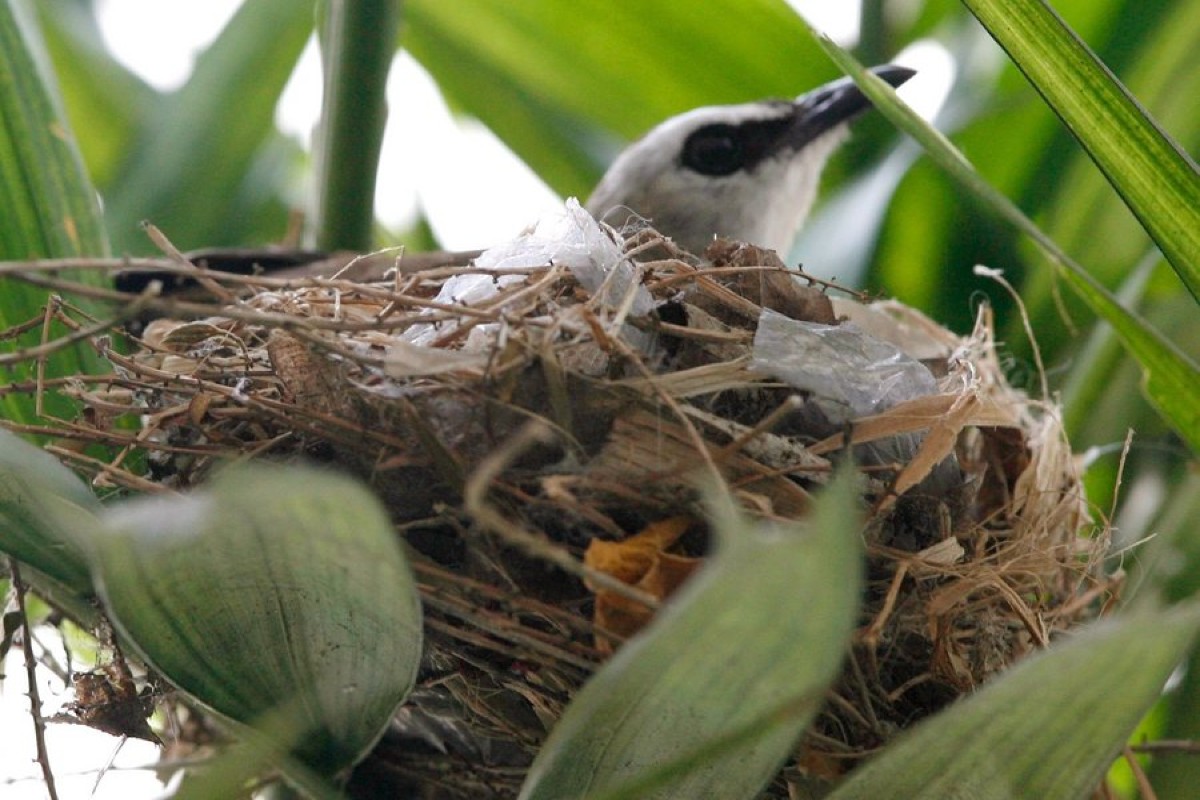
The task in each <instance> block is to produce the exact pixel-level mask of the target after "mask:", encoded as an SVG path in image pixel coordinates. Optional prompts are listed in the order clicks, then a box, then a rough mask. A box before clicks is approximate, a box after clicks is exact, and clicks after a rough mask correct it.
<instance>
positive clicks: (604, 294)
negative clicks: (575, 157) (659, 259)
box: [403, 197, 654, 345]
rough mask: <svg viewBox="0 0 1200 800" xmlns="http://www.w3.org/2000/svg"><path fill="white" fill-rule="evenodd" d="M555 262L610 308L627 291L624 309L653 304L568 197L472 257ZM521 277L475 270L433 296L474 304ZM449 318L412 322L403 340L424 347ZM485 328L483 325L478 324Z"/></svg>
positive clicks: (483, 262)
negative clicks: (529, 225) (629, 297)
mask: <svg viewBox="0 0 1200 800" xmlns="http://www.w3.org/2000/svg"><path fill="white" fill-rule="evenodd" d="M549 264H556V265H560V266H564V267H566V268H567V269H568V270H570V271H571V274H572V275H573V276H574V277H575V279H576V280H577V281H579V283H580V285H582V286H583V288H585V289H587V290H588V292H590V293H592V295H593V296H598V297H599V299H600V301H601V302H602V303H604V304H605V305H607V306H609V307H610V308H617V307H619V306H621V305H622V304H624V303H626V302H627V300H626V295H627V294H628V293H630V292H631V291H632V293H633V295H632V302H631V303H630V305H629V313H631V314H633V315H634V316H641V315H645V314H648V313H650V311H651V310H652V309H653V308H654V299H653V298H652V297H651V295H650V293H649V292H648V291H647V290H646V288H645V287H644V286H641V285H638V284H637V283H636V280H637V274H636V271H635V269H634V266H633V264H632V263H630V262H629V261H628V260H627V259H625V258H624V257H623V255H622V253H621V246H620V245H619V244H617V242H616V241H614V239H613V237H611V236H609V235H608V234H607V233H606V232H605V231H604V229H603V228H602V227H601V226H600V223H598V222H596V220H595V219H593V218H592V215H591V214H589V213H588V212H587V211H586V210H584V208H583V207H582V206H581V205H580V204H579V201H578V200H576V199H575V198H573V197H572V198H569V199H568V200H567V202H566V204H565V206H564V207H563V210H562V211H561V212H559V213H556V214H552V215H549V216H547V217H543V218H542V219H541V220H539V221H538V223H537V225H535V226H534V227H533V229H532V230H528V231H526V232H524V233H522V234H521V235H519V236H518V237H517V238H515V239H513V240H512V241H509V242H505V243H504V244H499V245H496V246H495V247H492V248H489V249H488V250H485V251H484V252H483V253H482V254H480V256H479V257H478V258H476V259H475V266H476V267H478V268H480V269H481V270H489V271H490V270H513V269H530V268H534V267H541V266H546V265H549ZM525 279H526V278H525V276H524V275H519V274H517V275H514V274H505V275H489V274H487V272H477V273H472V274H469V275H456V276H454V277H452V278H450V279H449V280H448V281H446V282H445V283H444V284H443V285H442V289H441V291H440V292H439V293H438V295H437V297H436V298H434V299H435V301H436V302H438V303H446V304H453V305H467V306H470V305H475V304H478V303H481V302H484V301H486V300H488V299H490V298H492V297H495V296H496V294H497V293H499V291H500V290H501V289H505V288H507V287H509V286H512V285H514V284H516V283H519V282H521V281H524V280H525ZM453 326H454V323H453V322H445V323H441V324H440V325H439V326H438V327H434V326H433V325H414V326H413V327H411V328H409V329H408V330H407V331H405V334H404V336H403V338H404V339H405V340H406V341H408V342H409V343H411V344H416V345H428V344H431V343H432V342H433V341H434V340H435V339H437V338H438V337H440V336H443V335H444V334H446V333H447V332H449V331H451V330H453ZM480 327H486V326H480Z"/></svg>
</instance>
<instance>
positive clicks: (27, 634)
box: [8, 558, 58, 800]
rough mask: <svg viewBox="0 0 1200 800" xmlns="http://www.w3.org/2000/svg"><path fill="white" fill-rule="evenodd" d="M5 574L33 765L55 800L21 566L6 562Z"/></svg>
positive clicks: (47, 792) (11, 560)
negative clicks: (17, 621) (20, 654)
mask: <svg viewBox="0 0 1200 800" xmlns="http://www.w3.org/2000/svg"><path fill="white" fill-rule="evenodd" d="M8 571H9V574H10V575H11V576H12V585H13V591H14V592H15V593H16V595H17V613H18V614H19V615H20V616H21V644H22V647H21V649H22V650H24V651H25V677H26V680H27V681H28V682H29V714H30V716H31V717H33V740H34V743H35V745H36V747H37V762H38V764H40V765H41V767H42V778H43V779H45V781H46V795H47V796H48V797H49V798H50V800H58V790H57V789H56V788H55V786H54V771H53V770H52V769H50V754H49V752H48V751H47V750H46V721H45V720H44V719H42V698H41V695H40V694H39V693H38V689H37V660H36V659H35V658H34V657H33V634H32V632H31V631H30V630H29V617H28V615H27V614H26V613H25V584H24V583H23V582H22V581H21V567H20V565H19V564H17V560H16V559H15V558H9V559H8Z"/></svg>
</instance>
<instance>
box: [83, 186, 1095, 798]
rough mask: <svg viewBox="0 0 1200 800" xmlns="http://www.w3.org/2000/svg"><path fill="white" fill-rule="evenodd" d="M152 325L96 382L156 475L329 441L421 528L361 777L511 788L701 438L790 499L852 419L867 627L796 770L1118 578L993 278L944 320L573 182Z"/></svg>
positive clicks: (734, 468)
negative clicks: (1009, 343)
mask: <svg viewBox="0 0 1200 800" xmlns="http://www.w3.org/2000/svg"><path fill="white" fill-rule="evenodd" d="M401 263H402V260H401ZM251 286H252V287H253V284H251ZM143 344H144V346H143V349H142V350H141V351H140V352H138V353H136V354H134V355H132V356H128V357H121V356H117V355H115V354H114V355H112V356H111V358H112V360H113V363H114V365H115V366H116V367H117V369H118V372H119V374H120V375H121V376H123V379H124V380H125V386H126V388H125V389H123V390H122V392H121V393H120V395H119V397H117V396H116V395H114V394H110V395H109V396H106V397H105V398H104V400H105V402H107V403H109V404H110V405H111V404H112V403H114V402H123V403H126V404H127V405H128V406H129V407H131V408H134V409H136V410H137V411H138V412H139V413H140V414H141V415H142V419H143V421H144V425H145V429H144V431H143V436H142V440H143V442H144V446H145V447H146V448H147V449H148V450H149V451H150V455H151V458H152V461H153V475H154V476H155V479H156V480H157V481H159V482H160V483H161V484H163V485H170V486H186V485H189V484H192V483H194V482H196V481H197V480H199V479H200V478H201V477H202V476H203V475H204V474H205V472H206V471H207V469H208V467H209V466H211V465H212V464H213V463H214V462H215V461H216V460H219V459H221V458H225V457H229V456H243V455H246V454H254V455H260V456H267V457H276V458H289V457H294V456H297V455H301V456H305V457H307V458H316V459H319V460H324V461H330V462H335V463H337V464H340V465H342V466H343V467H345V468H347V469H349V470H352V471H354V472H356V473H357V474H359V475H361V476H362V477H363V478H364V479H366V480H367V481H369V482H370V483H371V485H372V486H373V487H374V488H375V489H376V490H377V491H378V493H379V494H380V495H381V496H382V497H383V498H384V499H385V501H386V502H387V504H388V506H389V508H390V510H391V512H392V514H393V516H394V518H395V519H396V521H397V524H398V530H399V531H400V532H401V535H403V536H404V537H405V539H406V541H407V542H408V544H409V545H410V547H411V550H412V552H413V554H414V558H415V563H416V568H417V571H418V575H419V578H420V581H421V586H422V591H423V597H424V601H425V608H426V612H427V633H428V641H429V652H428V655H427V657H426V660H425V668H424V671H423V677H424V681H423V682H422V683H421V685H420V686H419V688H418V690H417V691H416V693H415V694H414V696H413V698H412V699H411V700H410V701H409V702H408V703H407V704H406V706H405V707H404V708H403V709H402V710H401V712H400V714H399V715H398V716H397V720H396V724H395V726H394V730H393V731H392V733H391V734H390V735H389V736H388V737H385V739H384V741H383V742H382V743H381V744H380V745H379V747H378V748H377V749H376V752H375V753H374V754H373V755H372V756H371V757H370V758H369V759H368V760H367V762H365V763H364V765H362V766H361V767H360V773H361V774H362V776H369V777H363V781H364V782H365V784H364V785H366V784H370V782H371V781H372V780H377V779H380V776H382V775H386V776H390V777H389V778H388V780H396V779H399V780H401V781H402V782H406V784H407V785H409V786H419V787H424V788H426V789H429V788H430V787H434V786H436V787H439V788H438V791H440V792H442V794H441V795H435V796H450V797H453V796H462V797H486V796H504V795H506V794H507V793H509V792H512V791H513V790H514V789H515V787H516V786H518V785H519V783H520V780H521V776H522V773H523V769H524V767H526V766H527V765H528V764H529V762H530V761H531V759H532V757H533V755H534V753H536V751H537V748H538V745H539V743H540V742H541V740H542V739H543V737H544V736H545V734H546V731H547V730H548V729H549V728H550V727H551V726H552V725H553V723H554V720H555V719H556V718H557V717H558V715H559V714H560V713H561V711H562V708H563V706H564V705H565V703H566V701H567V699H568V697H569V696H570V693H571V692H572V691H573V690H574V689H575V688H576V687H578V686H579V685H580V684H581V682H582V681H584V680H586V677H587V675H588V674H589V673H590V672H591V671H592V670H593V669H594V668H595V667H596V666H597V665H598V664H599V663H600V662H601V661H602V660H603V659H604V658H605V657H606V655H607V654H608V653H609V652H611V651H612V650H613V649H614V648H615V647H619V645H620V642H621V640H622V639H623V638H625V637H627V636H629V635H632V634H633V633H635V632H636V631H637V630H638V628H639V627H640V626H641V625H643V624H644V623H645V621H646V620H647V619H648V618H649V616H650V615H651V613H652V612H651V611H650V610H648V608H647V606H646V605H645V604H643V603H640V602H639V601H638V599H637V598H643V599H644V598H651V599H654V600H665V599H667V598H668V597H669V595H670V593H671V592H672V591H674V589H675V588H676V587H677V586H678V585H680V584H681V583H683V582H685V581H686V580H687V577H688V575H690V574H691V572H693V571H694V570H695V569H696V568H698V566H699V565H700V564H702V561H703V556H704V553H705V549H706V545H707V534H708V531H707V530H706V527H705V522H704V518H703V514H702V504H701V502H700V501H701V496H700V488H699V487H700V486H702V485H703V482H704V481H706V480H710V479H711V476H712V471H713V470H714V469H715V470H716V471H717V472H719V473H720V475H721V477H722V479H723V480H724V481H725V482H726V483H727V484H728V485H729V486H730V487H732V488H733V490H734V491H735V494H736V496H737V497H738V498H739V499H740V501H741V502H742V503H743V505H744V506H745V507H746V508H748V509H750V510H751V511H752V512H753V513H758V514H763V515H768V516H773V517H782V518H792V519H797V518H803V517H804V516H805V514H806V513H807V510H808V507H809V500H810V497H811V495H812V493H813V492H817V491H820V488H821V486H822V484H823V483H825V482H826V480H827V479H828V476H829V475H830V472H831V469H832V465H833V461H834V460H835V459H837V458H839V457H842V456H843V455H844V454H846V453H847V452H848V449H849V452H851V453H852V454H853V457H854V459H855V461H856V463H857V464H858V465H859V467H860V469H861V471H862V473H863V475H864V476H865V477H864V481H863V486H864V494H863V504H864V506H865V507H866V508H867V509H868V511H869V521H868V524H867V526H866V529H865V532H864V533H863V535H864V536H865V538H866V541H867V546H868V563H867V567H866V568H867V574H868V587H867V591H866V593H865V596H864V598H863V607H862V612H861V627H860V629H859V631H858V634H857V635H856V637H855V640H854V642H853V644H852V646H851V648H850V652H849V656H848V659H847V667H846V671H845V677H844V678H843V680H842V681H841V682H840V683H839V684H838V685H837V687H836V688H835V691H834V695H833V697H831V699H830V701H829V702H828V703H827V705H826V707H825V709H824V711H823V712H822V713H821V714H820V716H819V717H818V720H817V722H816V724H815V725H814V726H813V728H812V730H810V732H809V733H808V735H807V736H806V737H805V739H804V741H803V743H802V744H801V746H800V748H799V749H798V751H797V758H796V760H795V761H794V762H793V763H792V764H791V765H790V766H789V767H788V770H800V771H801V772H803V773H805V774H807V775H809V776H815V777H818V778H830V779H831V778H836V777H837V776H838V775H840V774H842V773H843V772H844V771H845V770H847V769H850V768H852V767H853V765H854V764H855V763H857V762H858V761H859V760H861V759H862V758H863V757H865V756H866V755H869V754H870V753H871V752H873V751H874V750H876V749H878V748H879V747H881V746H883V745H884V744H885V743H886V742H887V741H888V740H889V739H890V738H891V737H892V736H893V735H895V733H897V732H898V731H900V730H902V729H903V728H905V727H906V726H908V725H911V724H912V723H913V722H915V721H916V720H919V719H920V718H922V717H924V716H927V715H929V714H931V713H933V712H936V711H937V710H939V709H940V708H942V707H944V706H945V705H947V704H948V703H950V702H951V701H953V700H954V699H955V698H956V697H958V696H959V695H961V694H963V693H965V692H969V691H971V690H972V689H973V688H974V687H975V686H977V685H978V684H979V683H980V682H982V681H985V680H987V679H988V678H989V677H990V676H992V675H993V674H995V673H997V672H999V671H1001V670H1003V669H1004V668H1006V667H1007V666H1009V665H1010V664H1012V663H1013V662H1015V661H1016V660H1018V659H1020V658H1021V657H1023V656H1025V655H1026V654H1028V653H1030V652H1032V651H1034V650H1036V649H1038V648H1040V647H1042V646H1044V645H1045V644H1047V643H1048V642H1049V641H1050V640H1051V639H1052V638H1053V637H1054V636H1055V635H1056V634H1057V633H1059V632H1061V631H1063V630H1066V629H1068V628H1070V627H1072V626H1074V625H1076V624H1079V623H1080V622H1081V621H1085V620H1087V619H1089V618H1091V617H1092V616H1094V615H1095V614H1096V613H1097V609H1098V607H1099V605H1100V602H1101V600H1102V599H1103V597H1104V595H1105V593H1106V592H1107V591H1109V589H1110V587H1109V586H1108V584H1107V582H1106V580H1107V579H1106V577H1105V576H1104V574H1103V573H1102V571H1101V570H1100V566H1099V564H1100V559H1101V557H1102V556H1103V554H1104V552H1105V549H1106V546H1107V541H1106V538H1105V536H1104V535H1103V534H1097V535H1094V536H1092V535H1089V534H1091V533H1092V529H1091V523H1090V519H1089V515H1088V511H1087V507H1086V503H1085V499H1084V497H1083V493H1082V488H1081V485H1080V480H1079V476H1078V474H1077V472H1076V468H1075V463H1074V460H1073V458H1072V456H1071V453H1070V450H1069V447H1068V445H1067V443H1066V441H1065V440H1064V436H1063V433H1062V430H1061V428H1060V426H1059V421H1058V414H1057V409H1056V408H1055V407H1054V406H1053V405H1051V404H1049V403H1047V402H1045V401H1034V400H1031V399H1030V398H1029V397H1027V396H1026V395H1025V394H1024V393H1022V392H1020V391H1018V390H1016V389H1013V388H1012V387H1010V386H1008V384H1007V383H1006V381H1005V379H1004V376H1003V374H1002V372H1001V369H1000V367H999V364H998V361H997V357H996V352H995V346H994V342H993V340H992V329H991V320H990V318H989V316H988V312H987V309H986V308H984V309H981V311H980V314H979V318H978V321H977V324H976V326H975V329H974V330H973V331H972V332H971V334H970V335H968V336H965V337H960V336H958V335H955V334H954V333H951V332H950V331H947V330H945V329H944V328H942V327H940V326H938V325H937V324H935V323H933V322H932V321H930V320H929V319H927V318H926V317H924V316H923V315H921V314H920V313H919V312H917V311H915V310H913V309H910V308H907V307H906V306H904V305H902V304H900V303H897V302H892V301H885V302H873V303H871V302H865V301H864V300H863V298H861V297H857V296H853V295H851V294H849V293H844V292H840V291H837V290H834V289H831V288H830V287H828V286H825V285H822V284H821V283H820V282H817V281H814V280H812V279H808V278H806V276H804V275H803V274H801V273H798V272H796V271H794V270H787V269H785V268H784V266H783V265H782V263H781V262H780V261H779V260H778V258H777V257H776V256H775V255H774V254H773V253H771V252H769V251H763V250H760V249H758V248H754V247H751V246H748V245H743V244H739V243H735V242H728V241H723V240H717V241H715V242H714V243H713V245H712V246H711V247H710V248H709V249H708V251H707V253H705V254H704V257H703V258H697V257H696V256H694V255H692V254H688V253H683V252H679V251H677V250H675V249H674V248H673V247H672V246H671V244H670V243H669V242H666V241H664V240H662V239H660V238H658V237H656V235H655V234H654V233H653V232H652V231H645V230H643V231H641V232H637V233H635V234H633V235H631V236H630V237H629V238H628V239H626V238H624V237H622V236H621V235H619V234H618V233H617V232H615V231H613V230H611V229H609V228H607V227H605V226H603V225H600V224H598V223H597V222H596V221H595V220H593V219H592V218H591V217H590V216H589V215H588V214H587V213H586V212H585V211H584V210H583V209H582V208H580V207H579V205H578V204H577V203H574V202H569V203H568V204H567V206H566V207H565V209H564V210H563V211H562V213H561V214H559V215H557V216H554V217H551V218H549V219H547V220H544V221H543V222H542V223H540V224H539V225H538V226H537V227H536V228H534V229H533V230H531V231H528V232H526V233H525V234H523V235H521V236H520V237H518V238H516V239H515V240H513V241H512V242H509V243H507V244H504V245H501V246H499V247H496V248H493V249H491V250H488V251H485V252H484V254H483V255H482V256H480V257H479V258H478V259H477V260H476V261H475V262H474V263H473V264H471V265H467V266H462V265H459V266H451V267H444V268H436V269H431V270H426V271H422V272H415V273H407V272H405V271H404V270H399V271H398V272H397V273H396V275H395V276H393V277H392V278H390V279H389V280H388V281H385V282H379V283H371V284H356V283H352V282H347V281H338V280H327V281H314V282H311V285H304V286H299V287H297V288H292V289H279V288H277V287H270V286H269V285H267V282H264V284H263V285H262V286H260V287H259V288H258V289H255V290H253V291H252V293H251V294H250V295H249V296H248V297H246V298H245V299H244V300H242V301H241V303H240V304H239V305H238V306H236V313H234V312H230V311H228V310H226V311H217V312H214V315H213V316H212V317H211V318H208V319H203V320H196V321H188V322H180V321H172V320H158V321H155V322H153V323H151V324H150V325H149V326H148V327H147V329H146V331H145V334H144V338H143ZM130 387H132V388H130ZM101 394H102V393H101ZM98 396H99V395H98V394H96V393H90V394H88V395H87V396H86V397H81V399H83V400H84V402H85V403H87V402H89V398H90V399H91V401H93V402H96V398H97V397H98ZM785 774H787V771H786V770H785ZM370 785H376V784H370ZM776 790H778V791H785V790H784V789H780V787H779V785H777V786H776V787H774V788H773V789H772V791H773V792H774V791H776Z"/></svg>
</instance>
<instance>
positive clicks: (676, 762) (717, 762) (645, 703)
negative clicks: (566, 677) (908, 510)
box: [521, 475, 862, 800]
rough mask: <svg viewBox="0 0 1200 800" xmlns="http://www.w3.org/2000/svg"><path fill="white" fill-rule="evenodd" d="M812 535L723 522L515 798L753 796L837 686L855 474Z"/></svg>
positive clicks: (585, 696)
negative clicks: (707, 555) (693, 569)
mask: <svg viewBox="0 0 1200 800" xmlns="http://www.w3.org/2000/svg"><path fill="white" fill-rule="evenodd" d="M816 505H817V510H816V511H815V513H814V516H813V518H812V519H811V520H810V521H809V522H808V523H807V524H792V525H778V526H766V525H756V524H752V523H749V522H747V521H746V520H737V519H734V518H733V517H731V516H729V515H728V514H726V519H725V520H724V521H723V522H722V523H721V528H720V529H721V530H722V532H723V533H724V534H725V535H724V536H723V537H722V546H721V548H720V549H719V550H718V551H717V553H716V554H715V555H714V556H713V557H712V559H711V560H710V562H709V563H708V564H707V565H706V566H705V568H704V570H703V571H702V572H700V573H699V574H698V575H696V576H695V577H694V578H693V579H692V581H691V582H690V583H689V584H688V585H687V586H685V588H684V589H683V590H682V591H681V592H680V594H679V595H678V596H677V597H675V598H674V599H672V601H671V602H670V603H669V604H668V605H667V606H666V607H665V608H664V609H663V610H662V611H660V612H659V614H658V617H657V618H656V619H655V621H654V623H653V625H651V627H650V628H648V629H647V630H646V631H644V632H643V633H642V634H641V635H639V636H638V637H637V638H636V639H634V640H632V641H630V642H627V643H626V644H625V645H624V646H623V647H622V649H621V650H620V651H619V652H618V653H617V655H616V656H615V657H614V658H613V659H612V660H611V661H610V662H609V663H607V664H606V665H605V666H604V667H603V668H602V669H601V670H600V672H598V673H597V674H596V675H595V676H594V677H593V678H592V680H591V681H589V682H588V683H587V685H585V686H584V688H583V690H582V691H580V693H579V694H578V695H577V696H576V698H575V699H574V701H573V702H572V703H571V705H570V706H569V707H568V708H567V711H566V713H565V714H564V715H563V718H562V719H561V720H560V721H559V723H558V725H557V726H556V727H555V728H554V730H553V731H552V732H551V734H550V738H549V739H548V740H547V741H546V744H545V745H544V746H543V748H542V751H541V752H540V753H539V754H538V757H537V759H536V760H535V761H534V764H533V767H532V768H531V769H530V771H529V775H528V778H527V781H526V784H525V786H524V788H523V790H522V793H521V797H522V798H524V799H525V800H542V799H543V798H547V799H548V798H567V797H570V798H584V797H588V798H601V797H602V798H617V797H639V798H689V800H692V799H693V798H712V799H713V800H724V799H725V798H733V797H754V796H756V795H757V794H758V792H760V791H761V790H762V789H763V787H764V786H765V785H766V784H767V782H768V781H770V779H771V777H772V776H773V775H774V774H775V773H776V771H777V770H778V769H779V767H780V766H781V765H782V763H783V761H784V759H785V758H786V757H787V755H788V754H789V753H790V752H791V750H792V748H793V747H794V745H795V742H796V740H797V738H798V737H799V735H800V733H801V732H802V731H803V730H804V728H805V727H806V726H807V724H808V723H809V721H810V720H811V719H812V717H813V715H814V714H815V713H816V711H817V710H818V709H819V707H820V705H821V704H822V702H823V700H824V697H825V691H826V689H827V688H828V686H829V684H830V683H831V682H832V681H833V679H834V678H835V677H836V675H837V670H838V666H839V665H840V664H841V661H842V654H843V652H844V649H845V643H846V640H847V638H848V637H849V634H850V632H851V630H852V627H853V625H854V622H855V619H856V613H857V608H858V602H859V587H860V586H861V582H862V581H861V574H860V573H861V570H862V562H861V554H860V544H859V527H860V523H859V519H858V514H857V513H856V511H855V509H854V484H853V481H852V480H850V479H849V476H846V475H843V477H842V479H841V480H839V481H837V482H836V483H835V484H834V485H832V486H831V487H829V489H828V490H827V491H826V492H825V494H824V495H823V496H822V497H821V498H820V499H819V500H818V502H817V504H816Z"/></svg>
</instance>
